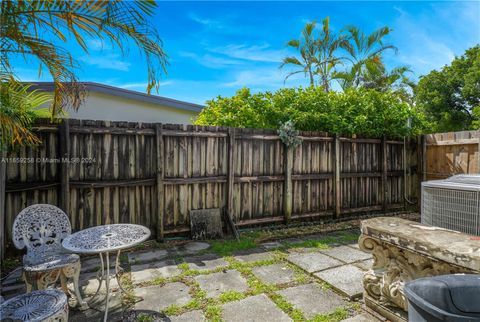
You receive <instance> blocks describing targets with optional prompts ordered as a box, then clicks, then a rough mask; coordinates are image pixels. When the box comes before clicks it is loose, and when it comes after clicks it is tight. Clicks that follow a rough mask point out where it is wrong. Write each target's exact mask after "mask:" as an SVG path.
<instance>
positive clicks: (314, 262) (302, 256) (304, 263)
mask: <svg viewBox="0 0 480 322" xmlns="http://www.w3.org/2000/svg"><path fill="white" fill-rule="evenodd" d="M288 260H289V261H290V262H292V263H294V264H295V265H297V266H300V267H301V268H303V269H304V270H306V271H307V272H309V273H312V272H317V271H320V270H324V269H327V268H331V267H335V266H339V265H342V264H343V263H342V262H340V261H339V260H336V259H334V258H332V257H330V256H327V255H324V254H322V253H319V252H309V253H292V254H290V255H289V256H288Z"/></svg>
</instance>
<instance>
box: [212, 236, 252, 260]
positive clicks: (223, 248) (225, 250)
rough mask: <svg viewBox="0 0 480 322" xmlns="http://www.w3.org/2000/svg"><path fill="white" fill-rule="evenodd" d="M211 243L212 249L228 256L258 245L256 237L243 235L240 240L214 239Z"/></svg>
mask: <svg viewBox="0 0 480 322" xmlns="http://www.w3.org/2000/svg"><path fill="white" fill-rule="evenodd" d="M210 244H211V245H212V248H211V251H213V252H214V253H217V254H218V255H220V256H228V255H232V254H233V253H234V252H237V251H240V250H246V249H251V248H255V247H257V244H256V243H255V239H254V238H253V237H252V236H242V237H240V240H239V241H237V240H233V239H230V240H222V241H212V242H210Z"/></svg>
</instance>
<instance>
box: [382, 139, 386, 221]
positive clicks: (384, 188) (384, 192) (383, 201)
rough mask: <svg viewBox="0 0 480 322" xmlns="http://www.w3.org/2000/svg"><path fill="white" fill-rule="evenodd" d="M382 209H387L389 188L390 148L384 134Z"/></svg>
mask: <svg viewBox="0 0 480 322" xmlns="http://www.w3.org/2000/svg"><path fill="white" fill-rule="evenodd" d="M381 149H382V150H381V153H382V210H383V211H385V210H387V188H388V177H387V171H388V149H387V137H386V136H385V135H383V136H382V147H381Z"/></svg>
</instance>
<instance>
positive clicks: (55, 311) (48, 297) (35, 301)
mask: <svg viewBox="0 0 480 322" xmlns="http://www.w3.org/2000/svg"><path fill="white" fill-rule="evenodd" d="M0 320H2V321H3V320H9V321H10V320H11V321H28V322H41V321H46V322H53V321H55V322H68V302H67V296H66V295H65V293H64V292H62V291H59V290H54V289H48V290H43V291H33V292H31V293H27V294H22V295H19V296H16V297H14V298H12V299H10V300H7V301H5V302H3V303H2V304H0Z"/></svg>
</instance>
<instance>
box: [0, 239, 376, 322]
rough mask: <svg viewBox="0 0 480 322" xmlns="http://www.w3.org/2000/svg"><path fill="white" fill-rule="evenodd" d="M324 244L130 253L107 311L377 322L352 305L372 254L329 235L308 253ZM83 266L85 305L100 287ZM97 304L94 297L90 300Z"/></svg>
mask: <svg viewBox="0 0 480 322" xmlns="http://www.w3.org/2000/svg"><path fill="white" fill-rule="evenodd" d="M353 237H354V236H353ZM353 237H352V238H350V240H354V238H353ZM322 238H325V235H315V236H310V237H308V236H306V237H299V238H289V239H285V240H279V241H272V242H266V243H263V244H260V245H258V246H257V248H254V249H249V250H242V251H234V252H233V253H231V254H229V256H220V255H218V254H217V253H215V252H214V250H213V249H212V248H211V247H210V245H209V244H208V243H202V242H189V243H186V244H184V245H181V246H174V247H170V248H168V249H151V250H143V251H136V252H129V253H127V254H125V255H127V256H122V263H121V265H122V266H123V267H124V269H125V274H124V275H123V277H122V280H123V285H124V286H125V288H126V289H127V290H128V292H127V294H123V295H122V294H121V292H119V291H118V290H117V291H115V292H114V294H115V296H114V299H115V301H116V305H114V306H113V307H114V308H113V309H112V311H111V312H112V314H114V313H115V312H121V311H122V310H123V309H126V308H128V309H135V310H146V311H155V312H162V313H163V314H164V315H165V316H167V317H168V318H166V319H165V321H178V322H180V321H193V322H195V321H222V320H223V321H242V322H243V321H308V320H312V321H313V320H315V319H317V320H321V321H332V322H333V321H341V320H345V321H367V320H368V321H372V322H375V321H377V320H376V319H375V318H374V317H373V316H370V315H369V314H368V313H366V312H363V311H362V310H361V309H360V305H359V304H358V303H356V302H352V299H359V298H361V293H362V281H361V280H362V276H363V273H364V271H365V270H367V269H369V267H371V264H372V262H371V261H372V259H371V256H370V255H369V254H366V253H364V252H362V251H361V250H359V249H358V247H357V246H356V243H355V242H353V241H348V242H345V240H343V242H342V240H339V241H337V240H335V238H332V237H329V239H328V240H329V242H328V245H323V246H322V247H312V243H311V241H312V240H316V239H319V240H321V239H322ZM304 246H305V247H304ZM82 263H85V265H84V266H83V268H82V275H81V280H82V285H83V289H82V291H83V293H84V294H85V296H86V297H87V300H88V296H91V295H92V293H93V292H94V291H95V290H96V285H98V282H97V281H96V279H95V277H94V276H95V270H96V269H97V268H98V266H99V261H98V260H97V259H96V258H95V257H89V258H86V259H84V260H83V261H82ZM18 278H19V276H15V277H14V278H13V277H12V278H11V279H9V280H7V281H4V283H3V287H2V292H5V290H6V289H7V290H10V294H7V297H9V296H12V295H14V294H15V293H17V292H21V291H22V289H23V287H22V283H21V282H20V281H19V279H18ZM113 285H114V287H117V285H116V284H113ZM2 295H3V294H2ZM122 296H123V297H122ZM102 299H103V298H102V297H101V295H100V296H99V299H97V300H96V301H97V302H98V301H100V303H102V302H101V300H102ZM120 299H123V300H122V301H123V305H122V304H121V303H120ZM96 308H97V310H95V309H88V310H86V311H79V310H78V309H76V308H73V309H72V310H71V312H70V320H71V321H99V320H100V319H101V317H102V304H98V303H97V304H96ZM347 319H348V320H347Z"/></svg>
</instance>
